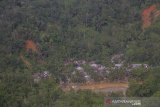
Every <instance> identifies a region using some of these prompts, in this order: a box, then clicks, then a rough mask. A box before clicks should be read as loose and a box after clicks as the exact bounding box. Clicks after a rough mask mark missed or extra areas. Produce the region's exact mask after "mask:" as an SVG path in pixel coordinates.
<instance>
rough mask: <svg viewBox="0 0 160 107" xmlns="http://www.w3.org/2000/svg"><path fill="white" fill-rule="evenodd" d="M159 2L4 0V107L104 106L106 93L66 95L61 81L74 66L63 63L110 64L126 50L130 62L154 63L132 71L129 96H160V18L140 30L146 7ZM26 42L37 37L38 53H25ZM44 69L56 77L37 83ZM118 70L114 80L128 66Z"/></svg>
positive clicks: (0, 6)
mask: <svg viewBox="0 0 160 107" xmlns="http://www.w3.org/2000/svg"><path fill="white" fill-rule="evenodd" d="M158 2H159V0H0V106H1V107H11V106H12V107H103V100H104V96H103V95H97V94H94V93H91V92H88V91H87V92H86V91H79V92H69V93H64V92H62V90H61V89H60V88H59V86H58V83H59V81H60V79H62V80H63V81H65V80H67V76H68V75H69V72H70V69H72V67H70V68H65V67H64V62H65V61H66V60H70V59H73V58H74V59H84V60H87V61H96V62H99V63H101V64H103V65H111V62H110V58H111V56H112V55H113V54H117V53H123V54H124V56H125V61H126V63H132V62H138V63H147V64H149V65H151V68H150V69H148V71H145V70H144V69H136V70H135V72H133V73H132V74H131V77H130V88H129V90H128V91H127V95H128V96H140V97H142V96H143V97H145V96H146V97H151V96H158V97H160V73H159V72H160V68H159V67H158V66H160V54H159V53H160V42H159V41H160V37H159V35H160V31H159V29H160V21H159V20H156V23H154V24H152V26H150V27H149V28H147V29H145V30H144V31H143V30H142V29H141V24H142V22H141V12H142V10H143V9H144V8H146V7H148V6H150V5H152V4H156V3H158ZM26 40H32V41H34V43H35V44H36V45H37V47H38V49H37V50H38V52H33V51H32V50H31V51H26V49H25V41H26ZM20 55H23V57H24V59H25V60H26V61H28V62H29V63H30V65H31V66H30V67H27V66H26V64H25V63H24V61H23V60H22V58H21V57H20ZM45 70H47V71H49V72H51V73H52V76H53V77H52V78H48V79H43V80H42V81H40V82H39V83H35V82H34V79H33V76H32V75H33V73H35V72H42V71H45ZM118 73H119V75H116V74H115V73H114V72H113V73H112V74H111V76H110V77H109V78H110V80H113V81H114V80H117V79H118V80H121V78H124V72H123V69H122V70H121V69H120V70H119V71H118ZM79 75H80V74H79ZM92 75H93V77H95V78H96V76H95V74H92ZM53 78H54V79H53ZM73 79H74V80H75V81H76V82H77V81H82V82H83V80H80V79H78V77H75V78H73ZM97 80H99V78H97ZM139 82H142V84H139ZM113 96H115V95H114V94H113Z"/></svg>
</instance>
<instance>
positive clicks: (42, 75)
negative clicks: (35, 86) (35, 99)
mask: <svg viewBox="0 0 160 107" xmlns="http://www.w3.org/2000/svg"><path fill="white" fill-rule="evenodd" d="M50 76H51V74H50V72H49V71H43V72H36V73H34V74H33V75H32V77H33V79H34V82H35V83H38V82H39V81H40V80H41V79H47V78H49V77H50Z"/></svg>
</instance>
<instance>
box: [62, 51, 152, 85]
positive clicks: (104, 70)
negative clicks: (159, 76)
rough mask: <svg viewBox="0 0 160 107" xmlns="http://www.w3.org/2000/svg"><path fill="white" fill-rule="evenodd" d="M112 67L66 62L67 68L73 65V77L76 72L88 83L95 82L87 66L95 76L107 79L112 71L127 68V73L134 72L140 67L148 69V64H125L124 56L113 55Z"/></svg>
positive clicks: (74, 61) (84, 62)
mask: <svg viewBox="0 0 160 107" xmlns="http://www.w3.org/2000/svg"><path fill="white" fill-rule="evenodd" d="M111 62H112V66H110V67H106V66H104V65H102V64H98V63H96V62H95V61H85V60H73V59H71V60H70V61H67V62H65V64H64V65H65V66H67V65H70V64H73V67H74V69H75V70H74V71H72V73H71V75H76V72H80V73H81V74H82V75H81V76H83V77H82V78H84V79H85V80H86V82H92V81H94V80H93V78H92V75H91V72H88V70H87V69H86V68H85V66H88V67H90V69H91V70H92V72H94V74H95V73H96V75H97V76H101V78H103V79H106V75H108V74H109V73H110V72H111V71H115V70H116V69H121V68H125V69H124V70H126V71H132V70H133V69H137V68H140V67H143V68H146V69H148V67H149V66H148V64H124V62H125V61H123V54H117V55H113V57H112V58H111Z"/></svg>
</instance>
